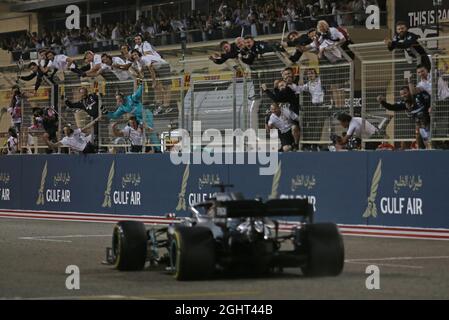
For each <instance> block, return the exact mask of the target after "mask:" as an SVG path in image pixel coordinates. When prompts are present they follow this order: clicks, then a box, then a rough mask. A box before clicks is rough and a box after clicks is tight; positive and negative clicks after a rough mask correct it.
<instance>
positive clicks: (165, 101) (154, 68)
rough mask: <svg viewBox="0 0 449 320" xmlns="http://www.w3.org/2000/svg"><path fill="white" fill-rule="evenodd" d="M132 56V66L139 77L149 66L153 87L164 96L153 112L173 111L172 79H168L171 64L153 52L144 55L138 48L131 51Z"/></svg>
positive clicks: (159, 94) (159, 95)
mask: <svg viewBox="0 0 449 320" xmlns="http://www.w3.org/2000/svg"><path fill="white" fill-rule="evenodd" d="M131 58H132V60H133V65H132V68H133V69H134V70H135V72H136V73H137V74H138V75H139V77H141V78H143V77H144V70H145V68H148V70H149V72H150V75H151V80H152V87H153V89H155V91H156V97H161V98H162V101H157V103H158V104H159V107H158V108H157V109H156V110H155V111H154V112H153V113H154V115H157V114H159V113H161V112H165V113H169V112H171V111H172V110H173V108H170V100H171V97H170V85H171V79H168V77H169V76H170V74H171V71H170V65H169V64H168V63H167V61H165V60H164V59H162V58H161V57H158V56H155V55H152V54H149V55H146V56H143V55H142V54H141V53H140V52H139V51H138V50H136V49H134V50H132V51H131ZM160 78H162V79H161V80H160V81H159V80H158V79H160ZM159 100H160V99H159Z"/></svg>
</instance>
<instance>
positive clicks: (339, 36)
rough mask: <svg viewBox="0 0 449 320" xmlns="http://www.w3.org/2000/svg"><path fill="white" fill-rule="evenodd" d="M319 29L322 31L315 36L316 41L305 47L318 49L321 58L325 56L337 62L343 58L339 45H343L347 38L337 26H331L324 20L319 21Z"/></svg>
mask: <svg viewBox="0 0 449 320" xmlns="http://www.w3.org/2000/svg"><path fill="white" fill-rule="evenodd" d="M317 30H318V31H319V32H320V34H321V35H320V36H319V38H318V39H317V38H315V39H314V41H313V42H312V43H311V44H310V45H308V46H306V47H305V50H306V51H308V50H318V57H319V58H320V59H321V58H322V57H323V56H324V57H326V59H327V60H329V62H331V63H335V62H337V61H339V60H341V59H342V58H343V56H342V54H341V52H340V50H339V49H338V46H341V45H343V44H344V43H345V42H346V38H345V36H344V35H343V33H341V32H340V31H338V29H337V28H334V27H330V26H329V24H328V23H327V22H326V21H324V20H320V21H318V25H317Z"/></svg>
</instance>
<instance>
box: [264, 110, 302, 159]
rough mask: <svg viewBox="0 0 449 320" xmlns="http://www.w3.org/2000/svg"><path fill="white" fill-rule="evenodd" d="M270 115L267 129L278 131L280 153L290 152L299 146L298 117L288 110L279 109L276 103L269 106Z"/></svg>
mask: <svg viewBox="0 0 449 320" xmlns="http://www.w3.org/2000/svg"><path fill="white" fill-rule="evenodd" d="M270 111H271V115H270V118H269V119H268V124H267V129H278V130H279V138H280V140H281V146H282V151H284V152H287V151H291V150H292V149H293V148H296V147H297V146H298V144H299V137H300V135H299V127H298V126H297V125H296V123H295V121H298V115H297V114H296V113H294V112H293V111H291V110H290V109H289V108H281V107H279V105H278V104H277V103H273V104H272V105H271V106H270Z"/></svg>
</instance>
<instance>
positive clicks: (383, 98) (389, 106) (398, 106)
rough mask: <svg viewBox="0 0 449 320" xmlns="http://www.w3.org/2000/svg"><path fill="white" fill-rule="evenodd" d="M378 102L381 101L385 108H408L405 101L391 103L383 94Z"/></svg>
mask: <svg viewBox="0 0 449 320" xmlns="http://www.w3.org/2000/svg"><path fill="white" fill-rule="evenodd" d="M377 102H379V103H380V105H381V106H382V107H384V108H385V109H387V110H390V111H403V110H407V106H406V105H405V103H404V102H396V103H394V104H391V103H388V102H387V100H386V99H385V97H383V96H378V97H377Z"/></svg>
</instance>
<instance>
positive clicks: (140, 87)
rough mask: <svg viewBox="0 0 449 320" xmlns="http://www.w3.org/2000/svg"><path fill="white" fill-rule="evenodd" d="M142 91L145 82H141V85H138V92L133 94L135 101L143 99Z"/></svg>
mask: <svg viewBox="0 0 449 320" xmlns="http://www.w3.org/2000/svg"><path fill="white" fill-rule="evenodd" d="M142 93H143V84H140V85H139V87H137V90H136V92H134V93H133V95H132V96H131V99H133V100H134V101H140V100H141V99H142Z"/></svg>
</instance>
